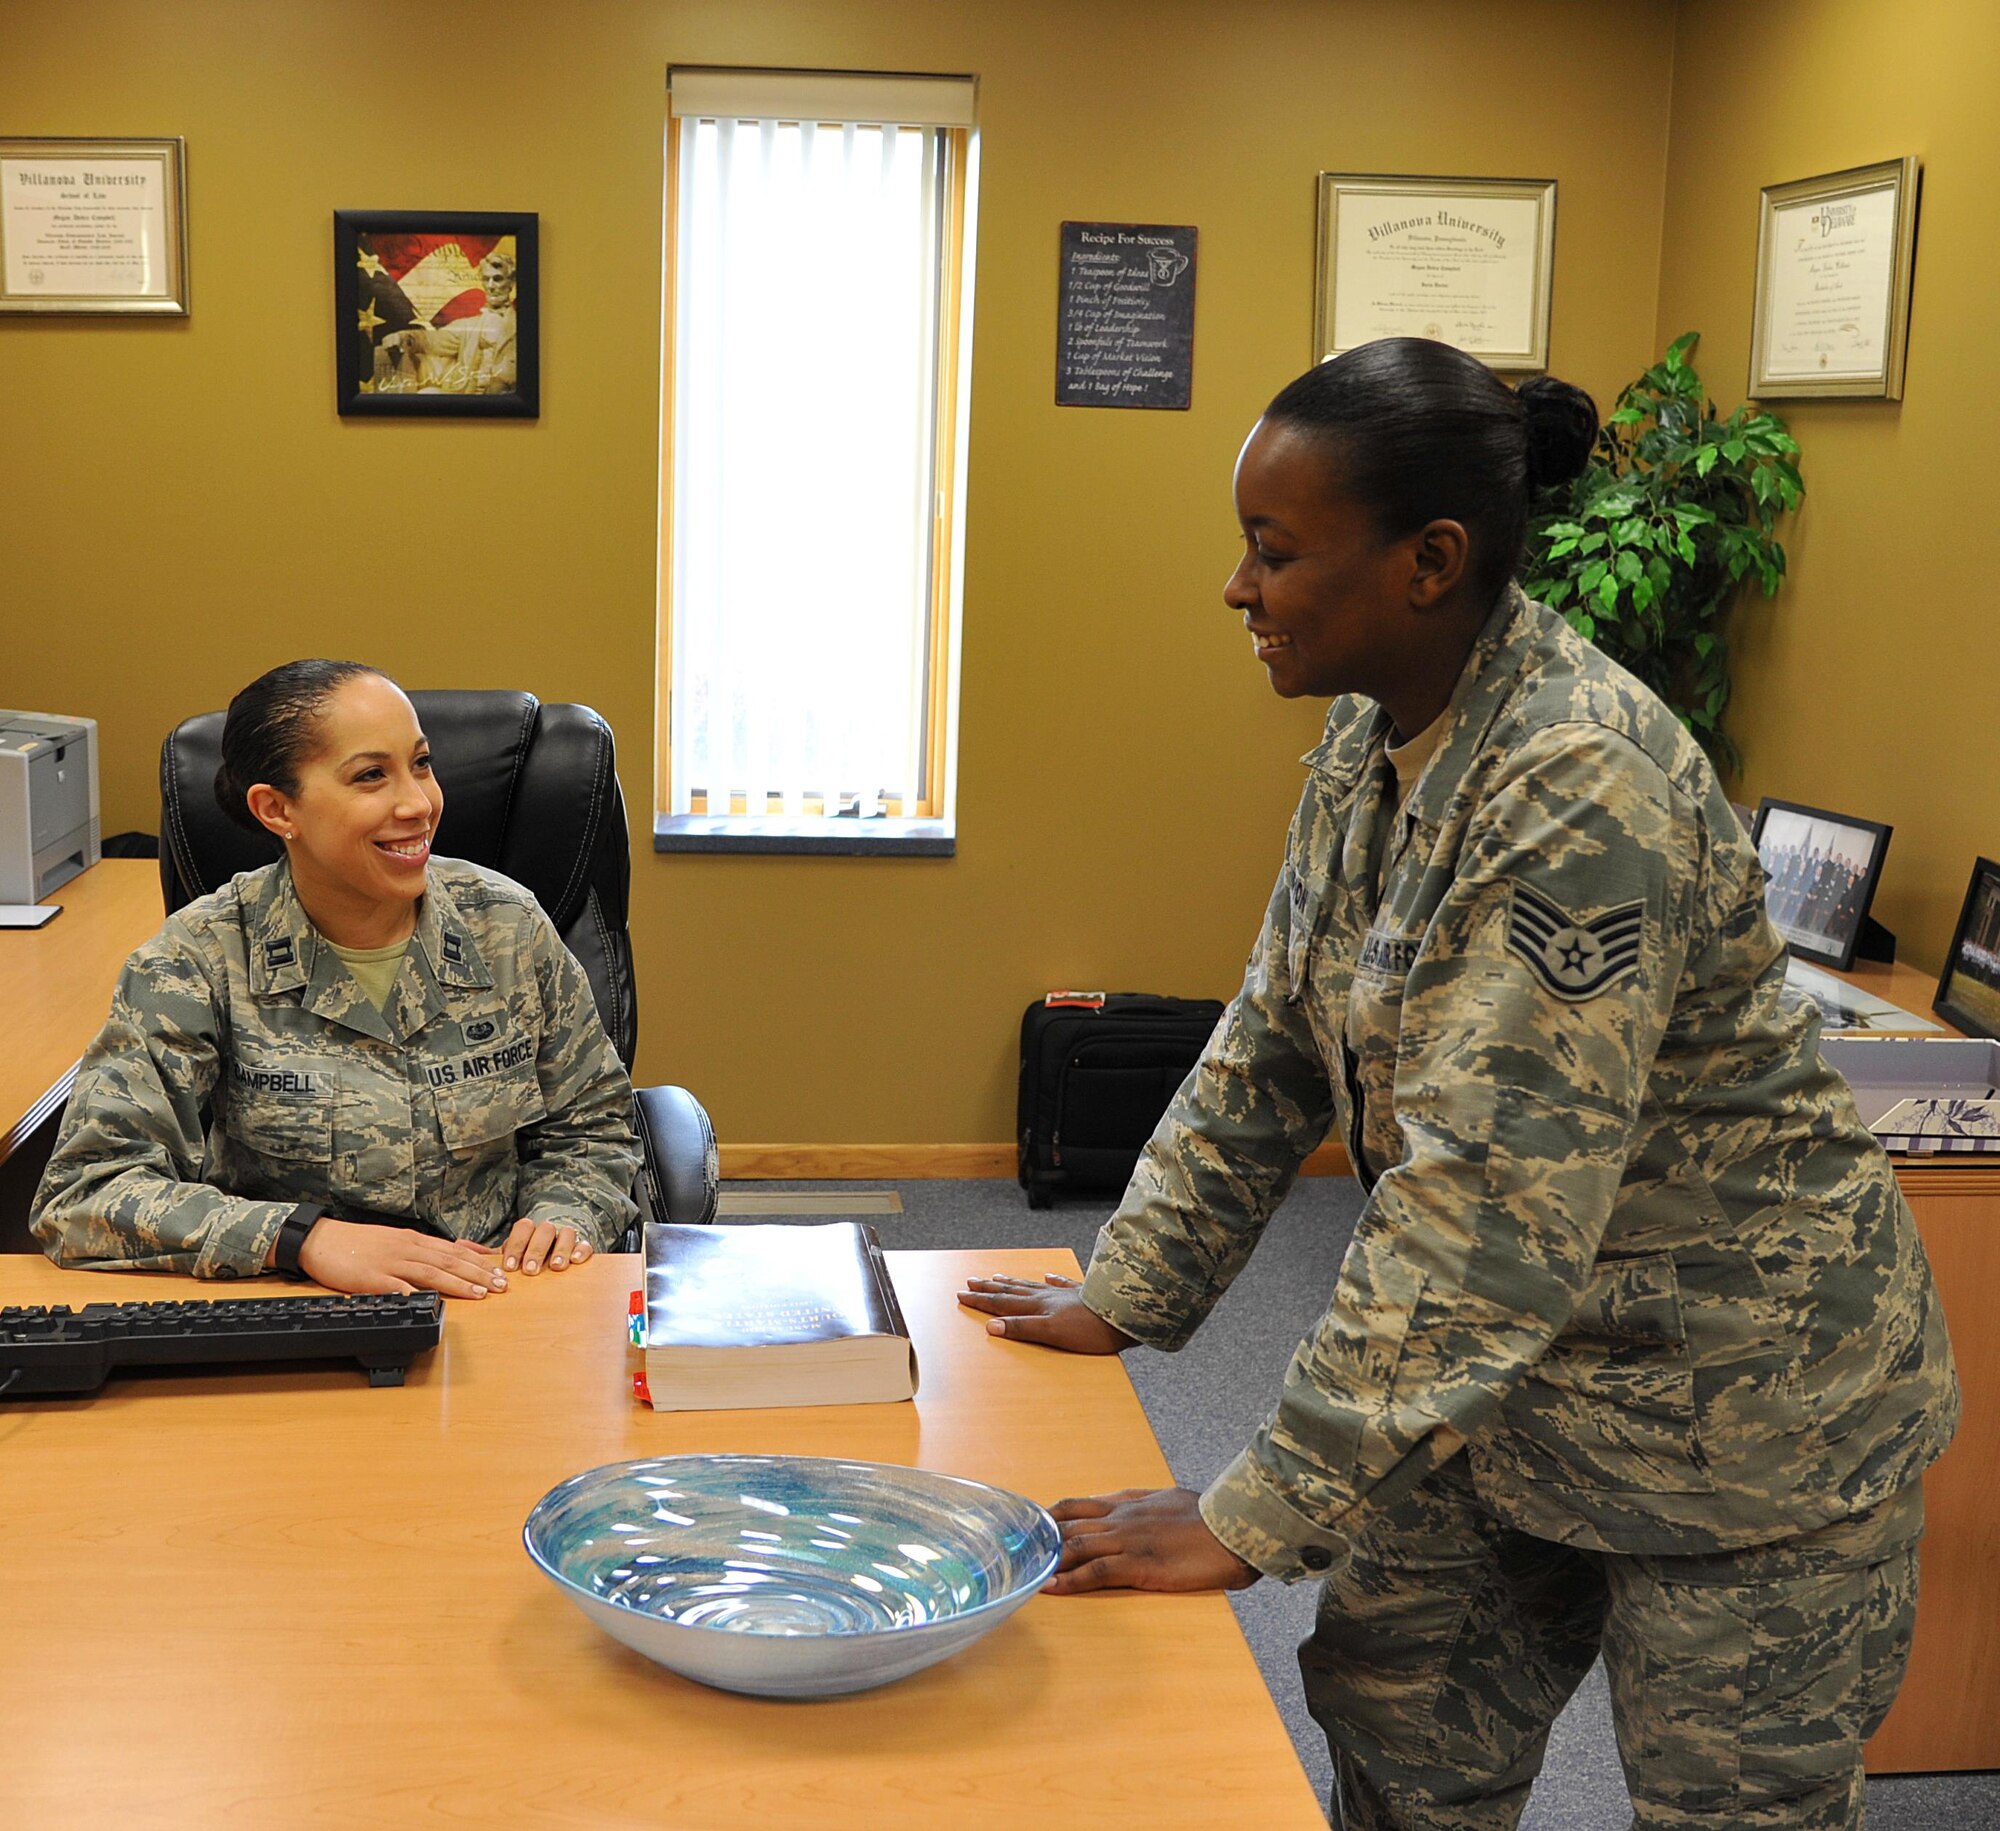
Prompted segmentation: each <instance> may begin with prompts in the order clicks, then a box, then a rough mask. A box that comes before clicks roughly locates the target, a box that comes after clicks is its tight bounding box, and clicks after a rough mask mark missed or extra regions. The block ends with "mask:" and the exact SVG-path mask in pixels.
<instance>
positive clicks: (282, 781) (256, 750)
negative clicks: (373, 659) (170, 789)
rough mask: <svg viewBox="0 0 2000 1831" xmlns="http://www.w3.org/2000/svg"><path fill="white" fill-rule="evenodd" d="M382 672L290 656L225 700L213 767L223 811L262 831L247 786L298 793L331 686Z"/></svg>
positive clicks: (361, 664) (355, 663)
mask: <svg viewBox="0 0 2000 1831" xmlns="http://www.w3.org/2000/svg"><path fill="white" fill-rule="evenodd" d="M381 672H382V670H381V669H380V668H371V667H370V666H368V664H367V663H366V662H363V661H288V662H286V663H285V664H284V666H282V667H275V668H273V669H272V670H271V671H270V672H269V673H268V674H259V675H258V676H257V678H256V679H255V680H253V681H252V682H251V683H250V684H249V685H248V686H247V687H245V688H244V689H243V691H242V692H240V693H239V694H237V696H236V697H235V698H234V699H232V700H231V701H230V702H229V712H228V715H227V716H226V717H225V718H224V719H223V721H222V765H221V767H220V768H219V769H217V770H216V772H215V798H216V800H217V802H219V803H220V804H221V807H222V811H223V812H224V813H225V814H227V815H228V816H229V818H230V819H231V820H233V821H235V822H236V824H237V825H238V826H241V827H248V828H249V829H250V831H251V832H253V833H261V832H263V831H264V824H263V822H262V821H260V820H259V819H258V818H257V816H256V815H255V814H253V813H251V811H250V802H249V799H248V794H249V791H250V789H252V788H253V787H255V786H256V784H257V783H259V782H268V783H270V785H271V786H272V787H273V788H277V789H282V790H283V791H284V792H285V793H286V794H288V795H295V794H297V793H298V792H299V765H300V764H301V763H303V762H304V761H305V760H306V758H307V757H309V756H311V755H312V751H313V746H314V744H315V743H316V742H317V741H318V739H319V722H320V714H321V713H322V712H323V711H325V709H326V702H327V701H328V700H329V699H331V698H332V697H333V692H334V689H335V688H336V687H338V686H339V685H340V684H341V682H342V681H344V680H352V679H353V678H354V676H355V675H357V674H380V673H381Z"/></svg>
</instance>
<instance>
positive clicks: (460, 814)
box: [160, 692, 718, 1248]
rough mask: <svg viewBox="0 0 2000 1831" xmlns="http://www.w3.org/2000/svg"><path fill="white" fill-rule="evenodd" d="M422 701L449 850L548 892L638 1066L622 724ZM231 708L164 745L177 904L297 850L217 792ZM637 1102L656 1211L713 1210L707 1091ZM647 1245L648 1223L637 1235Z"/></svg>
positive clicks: (163, 877)
mask: <svg viewBox="0 0 2000 1831" xmlns="http://www.w3.org/2000/svg"><path fill="white" fill-rule="evenodd" d="M410 701H411V703H412V704H413V705H414V706H415V707H416V709H417V718H418V720H419V721H420V722H421V723H422V725H423V728H424V735H425V736H426V737H427V738H429V739H430V744H431V754H432V756H433V758H434V759H435V766H436V769H437V776H438V780H439V781H440V782H441V783H443V784H444V789H445V803H444V818H443V820H442V821H441V822H440V823H439V826H438V831H437V835H436V839H435V844H436V846H437V849H438V851H439V852H441V853H443V854H444V855H446V856H447V857H451V858H465V859H470V860H471V861H472V862H473V863H474V864H480V865H486V866H488V867H490V868H491V869H493V870H496V871H502V872H505V873H506V875H507V876H509V877H511V878H513V879H514V880H515V882H517V883H520V884H525V885H526V886H527V887H528V889H530V890H532V891H533V892H534V894H535V897H536V900H537V901H539V902H540V904H541V906H542V908H543V909H544V910H545V911H546V912H547V914H548V917H549V920H550V921H551V922H553V923H554V924H555V926H556V932H557V933H558V934H560V935H561V936H562V938H563V941H564V942H565V943H566V944H567V946H568V948H569V950H570V952H571V953H573V954H574V955H575V956H576V957H577V960H578V962H579V963H580V964H581V965H582V967H583V970H584V972H585V973H586V974H587V975H588V976H589V979H590V989H591V991H592V992H593V993H594V994H595V995H596V998H597V1009H598V1013H599V1015H600V1016H602V1017H603V1019H604V1027H605V1029H606V1030H607V1031H608V1032H609V1033H610V1036H611V1042H612V1046H613V1047H614V1048H615V1049H616V1050H617V1051H618V1054H619V1058H620V1059H621V1060H622V1061H623V1062H624V1064H625V1066H626V1068H627V1069H628V1070H629V1069H630V1068H631V1066H632V1058H633V1055H634V1053H635V1052H636V1050H637V1048H638V1043H639V1005H638V997H637V994H636V992H635V990H634V987H633V979H632V940H631V936H630V935H629V934H628V933H627V932H626V906H627V901H628V893H629V890H630V885H631V876H632V861H631V846H630V841H629V839H628V837H627V834H626V830H625V797H624V795H623V794H622V793H621V792H620V790H619V787H618V771H617V764H616V757H615V754H614V750H613V744H612V738H611V727H610V726H609V725H607V724H606V723H605V722H604V720H603V719H602V718H601V717H599V716H598V714H597V713H595V712H593V711H592V710H591V709H590V708H589V707H588V706H574V705H556V706H545V705H543V704H542V703H541V701H540V700H538V699H536V698H535V696H534V695H533V694H532V693H508V692H428V693H412V694H411V695H410ZM222 717H223V715H222V714H221V713H220V712H204V713H202V714H200V715H199V716H198V717H195V718H190V719H187V720H185V721H184V722H183V723H182V724H180V725H178V726H177V727H176V728H175V729H174V730H173V731H172V732H170V733H169V734H168V737H167V741H166V742H165V743H164V744H162V745H161V746H160V889H161V891H162V893H163V895H164V896H165V898H166V905H167V913H168V914H169V915H172V914H173V912H174V911H175V910H176V909H178V908H180V907H181V905H182V904H183V903H188V902H192V901H193V900H194V899H195V898H196V897H198V896H206V895H207V894H208V892H209V891H211V890H214V889H217V888H219V887H220V886H221V885H223V884H225V883H227V882H228V881H229V879H230V878H231V877H233V876H234V875H235V874H236V873H237V872H238V871H254V870H255V869H257V867H258V866H260V865H268V864H273V863H275V862H276V861H277V860H278V858H280V857H281V856H282V855H283V850H284V848H283V847H282V846H280V845H279V843H278V841H277V839H276V838H275V837H273V836H272V835H270V834H266V833H252V832H248V831H246V830H245V829H244V828H242V827H240V826H238V825H237V824H236V823H235V822H234V821H233V820H231V819H230V818H229V817H228V816H227V815H226V814H224V813H223V811H222V809H221V808H220V807H219V806H217V804H216V800H215V788H214V783H215V770H216V765H217V764H218V763H220V762H221V760H222ZM636 1109H637V1110H636V1118H637V1122H638V1130H639V1144H640V1148H641V1150H642V1152H643V1154H644V1163H643V1166H642V1168H641V1171H640V1178H639V1188H638V1189H637V1190H636V1191H635V1196H636V1199H637V1200H638V1203H639V1213H640V1217H641V1219H643V1220H660V1221H684V1222H692V1223H695V1224H701V1223H705V1222H708V1221H710V1220H713V1219H714V1217H715V1199H716V1193H717V1181H718V1175H717V1168H716V1152H715V1132H714V1130H713V1128H712V1127H711V1126H710V1125H709V1122H708V1114H707V1113H706V1112H704V1111H703V1110H702V1106H701V1102H700V1101H698V1100H697V1099H696V1098H695V1097H694V1096H693V1095H692V1094H691V1093H689V1092H688V1091H687V1089H686V1088H684V1087H642V1088H639V1089H638V1090H637V1101H636ZM637 1243H638V1242H637V1230H636V1229H634V1231H633V1233H632V1234H631V1235H628V1236H627V1241H626V1244H627V1246H628V1248H630V1247H634V1246H636V1245H637Z"/></svg>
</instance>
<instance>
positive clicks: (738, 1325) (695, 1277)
mask: <svg viewBox="0 0 2000 1831" xmlns="http://www.w3.org/2000/svg"><path fill="white" fill-rule="evenodd" d="M641 1333H642V1332H641V1331H638V1330H635V1331H634V1334H635V1336H639V1335H640V1334H641ZM639 1345H640V1347H641V1348H643V1350H644V1352H645V1363H646V1371H645V1376H644V1387H643V1390H642V1396H643V1397H645V1398H646V1399H648V1400H649V1401H650V1402H651V1404H652V1405H653V1407H654V1409H656V1410H658V1411H716V1410H724V1409H731V1410H733V1409H737V1408H748V1407H756V1406H765V1405H861V1404H878V1403H886V1402H889V1401H893V1400H896V1399H907V1398H910V1397H912V1396H913V1395H914V1394H915V1392H916V1390H917V1353H916V1349H915V1348H914V1347H913V1346H912V1345H911V1343H910V1331H909V1328H908V1326H907V1325H906V1324H905V1323H904V1321H903V1310H902V1306H901V1305H900V1304H899V1303H897V1301H896V1287H895V1286H894V1285H893V1284H892V1283H891V1282H890V1281H889V1267H888V1264H887V1262H886V1261H885V1260H884V1258H883V1256H882V1247H881V1243H880V1242H879V1241H878V1240H877V1239H876V1238H875V1230H874V1229H873V1228H872V1227H868V1226H865V1225H864V1224H862V1223H861V1222H859V1221H835V1222H831V1223H828V1224H825V1225H811V1226H798V1225H786V1224H778V1223H772V1224H764V1225H743V1226H726V1225H725V1226H710V1227H680V1226H673V1225H666V1224H660V1223H657V1222H655V1223H651V1224H649V1225H648V1226H647V1228H646V1290H645V1299H644V1329H643V1339H641V1340H640V1342H639Z"/></svg>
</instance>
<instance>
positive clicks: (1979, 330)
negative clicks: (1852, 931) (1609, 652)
mask: <svg viewBox="0 0 2000 1831" xmlns="http://www.w3.org/2000/svg"><path fill="white" fill-rule="evenodd" d="M1996 70H2000V8H1996V7H1994V6H1992V5H1991V4H1990V0H1905V3H1904V4H1903V5H1900V6H1896V7H1885V6H1883V5H1881V4H1880V0H1760V3H1759V4H1758V5H1757V6H1755V7H1746V6H1741V5H1735V4H1731V3H1730V0H1687V4H1685V5H1684V6H1683V7H1682V8H1681V12H1680V29H1679V34H1678V47H1677V57H1676V64H1675V82H1674V115H1673V134H1672V143H1671V153H1670V158H1669V164H1668V181H1667V211H1666V235H1665V241H1664V244H1663V253H1662V260H1661V273H1662V282H1661V287H1660V311H1659V319H1658V337H1659V340H1660V341H1661V342H1664V341H1665V340H1666V339H1668V338H1670V337H1672V336H1674V335H1676V334H1677V333H1679V332H1681V331H1684V330H1699V331H1700V332H1701V333H1702V342H1701V348H1700V350H1699V351H1698V353H1697V356H1698V362H1699V366H1700V369H1701V373H1702V376H1703V379H1704V380H1705V381H1706V382H1707V384H1708V387H1709V391H1710V393H1711V394H1713V395H1714V396H1715V397H1716V399H1717V400H1718V401H1719V402H1722V403H1724V404H1725V405H1734V404H1735V403H1736V402H1737V401H1738V400H1740V399H1742V397H1743V393H1744V390H1745V389H1746V388H1747V386H1748V385H1749V363H1750V319H1751V301H1752V294H1753V289H1754V278H1755V254H1756V243H1757V193H1758V190H1759V188H1760V187H1761V186H1763V185H1767V184H1780V183H1783V182H1785V181H1786V180H1788V179H1793V178H1806V177H1810V176H1812V175H1814V174H1815V173H1820V172H1831V171H1839V170H1841V169H1843V168H1845V167H1848V166H1854V165H1866V164H1872V163H1874V162H1876V161H1878V160H1882V159H1891V158H1897V157H1900V156H1902V155H1903V154H1906V153H1916V154H1918V155H1920V156H1921V158H1922V160H1923V162H1924V168H1925V170H1924V181H1923V211H1922V216H1921V220H1920V226H1919V230H1918V242H1917V263H1916V288H1915V294H1914V297H1913V300H1912V304H1911V316H1910V354H1909V368H1908V374H1907V377H1906V379H1905V383H1904V393H1903V398H1902V400H1901V401H1900V402H1898V401H1847V402H1812V401H1774V402H1772V403H1771V405H1772V407H1773V409H1774V410H1775V411H1776V412H1778V413H1779V414H1781V415H1782V416H1783V417H1784V418H1785V420H1786V421H1787V423H1788V424H1789V425H1790V427H1791V430H1792V433H1793V436H1794V437H1796V438H1797V439H1798V441H1799V443H1800V445H1801V446H1803V447H1804V452H1803V455H1802V457H1801V459H1800V462H1801V465H1802V466H1803V469H1804V474H1805V482H1806V491H1807V495H1806V501H1805V503H1804V505H1803V507H1802V508H1801V509H1800V511H1799V514H1798V516H1797V517H1796V519H1795V521H1794V522H1793V523H1792V525H1791V527H1790V528H1789V529H1788V530H1787V532H1786V533H1785V536H1784V539H1785V544H1786V548H1787V552H1788V554H1789V557H1790V562H1791V577H1790V580H1789V582H1788V583H1787V584H1786V586H1785V587H1784V588H1783V589H1782V590H1781V591H1780V592H1779V594H1778V596H1777V597H1776V598H1775V599H1774V600H1772V602H1771V603H1770V604H1769V605H1768V606H1766V605H1765V604H1764V602H1763V600H1762V599H1761V598H1760V597H1758V596H1757V595H1756V594H1754V593H1753V594H1752V595H1751V596H1750V597H1749V598H1748V599H1746V600H1745V603H1744V605H1743V607H1742V608H1741V609H1740V610H1739V613H1738V615H1737V618H1736V642H1737V647H1736V655H1737V662H1736V673H1737V691H1736V702H1735V706H1734V708H1733V710H1732V711H1731V713H1730V715H1729V728H1730V729H1731V730H1732V731H1733V732H1734V733H1735V735H1736V738H1737V741H1738V743H1740V744H1741V746H1742V748H1743V755H1744V780H1743V784H1742V790H1741V794H1747V795H1748V796H1749V797H1750V800H1751V802H1752V804H1753V805H1754V803H1755V800H1756V798H1757V797H1758V796H1760V795H1777V796H1780V797H1783V798H1784V799H1787V800H1792V801H1803V802H1807V803H1810V804H1811V805H1814V806H1817V807H1830V808H1837V809H1840V810H1842V811H1844V812H1850V813H1855V814H1860V815H1864V816H1867V817H1870V818H1873V819H1876V820H1886V821H1889V822H1890V823H1892V824H1893V825H1894V827H1895V829H1896V831H1895V835H1894V838H1893V839H1892V841H1891V843H1890V847H1889V855H1888V862H1887V866H1886V869H1885V870H1884V873H1883V876H1882V881H1881V885H1880V888H1879V890H1878V892H1877V896H1876V903H1875V908H1876V913H1877V914H1878V915H1879V916H1881V918H1882V919H1883V920H1884V921H1885V922H1886V923H1887V924H1888V925H1889V926H1890V927H1891V928H1892V929H1894V930H1895V931H1896V932H1897V935H1898V938H1899V942H1900V952H1901V954H1902V957H1904V958H1906V959H1910V960H1913V961H1915V962H1917V963H1918V964H1920V965H1922V966H1925V967H1930V968H1934V967H1936V966H1937V965H1938V964H1939V962H1940V961H1941V960H1942V958H1943V955H1944V950H1945V948H1946V946H1947V945H1948V943H1949V941H1950V939H1951V931H1952V925H1953V923H1954V922H1955V921H1956V920H1957V918H1958V908H1959V902H1960V899H1961V898H1962V896H1963V895H1964V891H1965V883H1966V879H1967V877H1968V876H1969V875H1970V873H1971V869H1972V861H1973V858H1974V856H1975V855H1976V854H1978V853H1982V852H1983V853H1985V854H1987V855H1988V856H1992V855H1994V854H1996V853H2000V632H1996V625H1995V618H1994V614H1993V608H1992V596H1993V588H1992V582H1991V580H1990V578H1989V576H1988V567H1987V556H1986V551H1985V547H1986V530H1987V528H1988V526H1989V524H1990V522H1991V519H1992V517H1991V510H1990V508H1989V506H1988V505H1987V503H1986V501H1985V499H1984V497H1985V492H1984V484H1985V481H1986V478H1987V474H1988V470H1989V466H1988V464H1987V462H1986V460H1985V459H1984V458H1983V457H1982V455H1981V454H1982V452H1983V451H1984V448H1985V442H1986V440H1987V438H1989V437H1990V436H1991V425H1990V422H1991V418H1992V405H1991V404H1992V400H1993V391H1994V389H1995V388H1996V387H2000V289H1996V286H1995V275H1994V264H1993V256H1992V222H1991V217H1992V210H1991V203H1992V198H1993V194H1994V188H1995V185H1996V184H2000V110H1996V108H1995V98H1994V84H1993V77H1994V72H1995V71H1996ZM1741 794H1739V799H1740V798H1741Z"/></svg>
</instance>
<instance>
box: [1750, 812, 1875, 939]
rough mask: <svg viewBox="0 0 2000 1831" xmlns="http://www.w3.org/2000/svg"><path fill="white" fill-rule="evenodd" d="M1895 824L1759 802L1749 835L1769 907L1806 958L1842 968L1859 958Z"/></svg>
mask: <svg viewBox="0 0 2000 1831" xmlns="http://www.w3.org/2000/svg"><path fill="white" fill-rule="evenodd" d="M1891 830H1892V829H1890V828H1889V827H1886V826H1884V825H1882V824H1881V822H1880V821H1875V820H1861V819H1857V818H1856V817H1855V816H1854V815H1852V814H1835V813H1830V812H1828V810H1827V809H1825V808H1823V807H1805V806H1802V805H1800V804H1799V803H1798V802H1796V801H1774V800H1772V799H1771V798H1770V797H1769V796H1766V797H1765V799H1764V800H1763V801H1761V802H1759V803H1758V806H1757V823H1756V826H1755V828H1754V829H1753V831H1752V835H1751V836H1752V838H1753V839H1755V841H1756V843H1757V861H1758V863H1760V864H1761V865H1762V866H1763V867H1764V909H1765V912H1766V913H1767V914H1768V915H1769V916H1770V918H1771V925H1772V926H1773V927H1774V928H1776V929H1777V931H1778V933H1779V934H1781V935H1782V936H1784V938H1785V944H1786V946H1788V947H1789V948H1790V949H1791V950H1792V952H1793V953H1794V954H1795V955H1797V956H1798V957H1799V958H1800V959H1803V960H1811V961H1814V962H1816V963H1817V964H1818V965H1820V966H1830V967H1833V968H1834V969H1835V970H1836V971H1841V970H1844V969H1846V968H1847V967H1848V966H1851V965H1852V964H1853V961H1854V952H1855V949H1856V947H1857V946H1858V945H1859V944H1860V941H1861V933H1862V929H1863V928H1864V927H1865V926H1866V924H1867V921H1868V906H1869V904H1870V903H1872V902H1873V901H1874V900H1875V882H1876V879H1878V878H1879V877H1880V876H1881V875H1882V859H1883V857H1884V855H1885V854H1886V853H1887V852H1888V850H1889V834H1890V832H1891Z"/></svg>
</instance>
